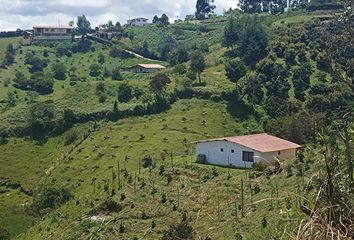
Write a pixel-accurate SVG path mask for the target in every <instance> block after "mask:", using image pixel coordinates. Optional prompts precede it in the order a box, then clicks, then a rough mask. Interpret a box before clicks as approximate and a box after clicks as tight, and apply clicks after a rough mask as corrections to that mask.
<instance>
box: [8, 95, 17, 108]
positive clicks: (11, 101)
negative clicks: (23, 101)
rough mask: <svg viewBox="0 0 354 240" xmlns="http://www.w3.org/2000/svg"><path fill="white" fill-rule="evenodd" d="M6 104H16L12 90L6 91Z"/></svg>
mask: <svg viewBox="0 0 354 240" xmlns="http://www.w3.org/2000/svg"><path fill="white" fill-rule="evenodd" d="M6 102H7V106H8V107H15V106H16V97H15V94H14V93H13V92H8V93H7V100H6Z"/></svg>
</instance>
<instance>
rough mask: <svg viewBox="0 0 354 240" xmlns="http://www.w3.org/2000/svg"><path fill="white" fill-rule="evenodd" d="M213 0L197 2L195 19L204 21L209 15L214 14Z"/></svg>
mask: <svg viewBox="0 0 354 240" xmlns="http://www.w3.org/2000/svg"><path fill="white" fill-rule="evenodd" d="M213 2H214V1H213V0H197V4H196V10H197V11H196V12H195V17H196V18H197V19H199V20H203V19H205V18H206V17H207V16H208V15H209V14H211V13H213V12H214V9H215V5H213V4H212V3H213Z"/></svg>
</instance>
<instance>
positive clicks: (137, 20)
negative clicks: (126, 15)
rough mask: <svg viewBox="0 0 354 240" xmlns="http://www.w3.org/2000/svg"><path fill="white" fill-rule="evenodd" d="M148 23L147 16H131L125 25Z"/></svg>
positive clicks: (143, 24)
mask: <svg viewBox="0 0 354 240" xmlns="http://www.w3.org/2000/svg"><path fill="white" fill-rule="evenodd" d="M147 24H148V19H147V18H133V19H129V20H128V21H127V25H129V26H145V25H147Z"/></svg>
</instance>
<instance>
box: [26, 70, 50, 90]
mask: <svg viewBox="0 0 354 240" xmlns="http://www.w3.org/2000/svg"><path fill="white" fill-rule="evenodd" d="M30 85H31V88H32V89H33V90H35V91H36V92H39V93H42V94H48V93H52V92H53V86H54V80H53V78H52V76H51V75H50V74H44V73H43V72H35V73H33V74H32V75H31V78H30Z"/></svg>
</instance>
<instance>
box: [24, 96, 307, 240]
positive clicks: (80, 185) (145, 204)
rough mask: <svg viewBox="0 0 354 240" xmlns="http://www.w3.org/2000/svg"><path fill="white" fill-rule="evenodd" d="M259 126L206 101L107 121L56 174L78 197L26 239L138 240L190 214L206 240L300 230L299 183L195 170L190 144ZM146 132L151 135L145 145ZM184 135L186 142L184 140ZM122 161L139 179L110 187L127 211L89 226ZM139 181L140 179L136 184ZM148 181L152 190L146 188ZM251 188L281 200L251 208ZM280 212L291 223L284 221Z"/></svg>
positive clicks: (239, 172)
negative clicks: (151, 165) (147, 163)
mask: <svg viewBox="0 0 354 240" xmlns="http://www.w3.org/2000/svg"><path fill="white" fill-rule="evenodd" d="M183 117H186V118H187V119H186V121H185V123H184V122H183V121H182V118H183ZM203 120H206V126H203V124H201V122H202V121H203ZM220 123H222V124H220ZM163 125H167V127H166V126H165V127H164V126H163ZM185 127H186V129H185ZM163 128H164V129H165V130H162V129H163ZM257 129H258V130H259V131H261V129H260V128H259V127H257V123H256V122H255V121H254V120H252V118H251V119H249V120H248V121H244V122H240V121H238V120H237V119H233V118H232V117H231V116H230V115H229V114H228V113H227V111H226V106H224V105H223V104H216V103H212V102H210V101H202V100H184V101H179V102H177V103H176V104H175V105H174V106H173V108H172V109H171V110H170V111H168V112H167V113H163V114H159V115H156V116H153V117H146V118H144V117H142V118H131V119H126V120H122V121H119V122H117V123H106V124H102V125H101V126H100V130H98V131H97V132H96V133H94V135H92V137H91V138H90V139H88V140H86V141H85V142H83V143H82V144H81V145H80V146H79V147H78V148H77V149H76V151H74V152H73V153H72V154H71V155H70V157H71V160H70V161H68V162H65V163H63V164H61V165H59V166H58V167H57V168H56V169H55V170H54V172H53V174H52V176H51V179H55V182H56V184H58V185H64V186H70V187H71V188H72V189H73V192H74V194H75V198H74V199H73V200H72V201H70V202H69V203H68V204H67V205H65V206H63V207H61V208H59V209H58V210H57V211H54V212H53V213H51V214H49V215H47V217H45V218H44V220H43V221H41V222H39V223H38V224H36V225H35V226H34V227H33V228H31V229H30V231H28V232H27V234H26V235H22V236H20V237H19V239H28V238H30V239H43V238H45V239H55V238H59V239H86V238H89V237H90V236H92V235H90V231H93V229H95V228H100V229H101V231H100V232H99V233H97V234H98V235H101V237H102V238H103V239H116V238H119V239H132V237H134V236H137V237H139V238H146V239H157V238H158V237H159V236H160V235H161V231H162V230H164V229H166V228H167V227H168V226H169V225H170V224H172V223H174V222H176V221H178V220H179V219H180V215H181V212H182V211H186V212H187V213H188V215H189V216H190V217H191V218H192V224H193V226H194V228H195V230H196V232H197V235H198V236H200V237H202V238H205V237H207V236H209V237H211V238H212V239H230V238H232V237H233V236H234V234H235V228H236V226H237V228H238V229H239V230H240V231H241V232H242V233H243V235H244V237H245V239H255V238H259V237H261V236H264V235H266V236H270V234H274V235H280V234H281V233H280V232H281V231H282V229H283V228H284V226H290V225H292V226H293V227H294V226H296V224H298V221H300V219H301V215H298V213H296V211H295V210H291V211H292V212H291V213H287V212H286V211H285V207H286V205H290V206H292V209H295V208H296V199H297V198H296V194H297V192H296V191H295V192H294V190H293V189H296V187H295V186H296V185H297V184H299V182H300V180H301V179H300V178H297V177H291V178H286V177H285V176H283V175H280V176H275V177H272V178H271V179H267V178H265V177H260V178H257V179H247V180H246V177H245V176H246V174H247V173H246V172H245V171H243V170H230V175H231V178H228V177H227V176H228V170H227V169H223V168H217V170H216V171H217V172H218V176H216V174H214V175H213V174H212V167H210V166H201V165H195V164H192V165H191V160H192V157H191V156H190V155H186V154H188V153H190V150H191V147H192V145H191V144H190V142H191V141H193V140H197V139H203V138H209V137H216V136H221V135H229V134H243V133H249V132H252V131H256V130H257ZM158 133H159V134H158ZM140 134H143V135H144V136H145V139H144V140H139V139H140ZM164 138H166V139H164ZM184 138H186V140H187V144H185V143H184ZM162 150H167V151H168V152H171V151H172V152H173V165H174V168H173V169H172V165H171V158H170V157H169V155H168V157H167V159H166V160H165V161H164V162H162V161H161V160H160V152H161V151H162ZM145 154H148V155H151V156H152V157H153V158H154V159H155V160H156V162H157V166H160V165H161V164H164V165H165V166H166V172H170V174H171V175H172V178H173V180H172V183H171V184H170V185H168V184H167V182H166V177H165V176H160V175H159V174H158V171H159V168H158V167H156V168H155V169H154V170H152V173H151V174H150V173H149V171H148V170H141V173H140V174H139V165H138V161H139V160H140V159H141V158H142V157H143V156H144V155H145ZM125 159H126V160H125ZM118 161H119V163H120V168H121V169H126V170H127V171H128V173H129V175H130V176H131V177H132V179H133V182H131V183H128V181H127V178H124V177H123V176H121V182H122V185H123V188H122V190H121V191H117V182H116V181H114V184H113V185H112V182H110V184H109V186H110V188H111V187H113V188H114V189H116V192H117V195H116V196H115V197H113V198H114V199H116V201H118V202H120V203H121V204H122V205H123V210H122V211H121V212H119V213H117V214H112V215H111V216H108V217H107V219H109V220H110V221H108V223H106V224H101V223H100V222H97V223H95V222H91V221H88V220H87V218H88V217H89V216H90V215H88V212H89V211H90V210H91V209H92V205H98V204H99V203H100V202H102V201H103V200H104V199H106V198H107V197H108V195H107V194H106V193H104V192H103V181H109V180H110V179H111V170H110V169H109V166H113V170H114V171H115V172H116V171H117V162H118ZM93 178H97V189H98V190H96V192H95V193H94V192H93V185H92V179H93ZM242 178H243V179H244V181H245V204H246V209H247V210H246V214H245V215H246V217H245V218H244V219H239V217H238V218H237V221H238V223H237V224H236V222H235V221H236V220H235V219H236V218H235V216H234V214H235V204H236V205H239V204H240V180H241V179H242ZM51 179H48V180H49V181H51ZM135 179H139V180H137V182H136V183H135ZM142 179H144V182H145V183H146V186H145V187H144V188H142V189H140V188H139V186H140V185H141V182H142V181H143V180H142ZM264 183H266V184H264ZM250 184H251V188H254V186H256V185H257V186H259V187H260V188H261V191H260V193H257V194H256V195H254V196H253V197H252V198H253V202H257V201H258V200H262V199H265V198H269V197H275V196H276V189H278V195H277V196H278V197H279V201H275V200H274V201H267V200H265V201H263V200H262V201H260V202H257V203H256V204H255V207H252V208H251V205H250V201H251V196H250V187H249V186H250ZM300 185H301V184H300ZM152 188H155V189H156V191H157V192H156V193H155V194H151V191H152ZM121 192H124V193H125V195H126V199H124V200H120V193H121ZM162 193H165V194H166V196H167V199H168V201H167V202H166V203H164V204H162V203H160V199H161V195H162ZM91 204H92V205H91ZM173 205H179V207H178V211H173V210H172V207H173ZM218 205H219V207H218ZM132 206H134V207H132ZM269 209H271V210H269ZM281 209H282V211H283V212H284V219H281V218H279V212H280V210H281ZM142 212H145V213H146V215H147V219H142V217H141V216H142ZM238 216H240V212H238ZM263 217H265V218H266V219H267V220H268V221H272V219H273V218H274V219H275V218H276V219H278V220H277V222H276V224H271V225H270V226H269V227H266V228H264V229H262V228H261V219H262V218H263ZM290 219H291V221H289V220H290ZM152 220H154V221H155V223H156V225H157V227H156V228H155V229H153V230H152V229H150V226H151V222H152ZM121 223H122V224H124V225H125V226H126V229H127V232H126V233H124V234H119V233H118V232H117V230H116V229H117V227H118V226H119V224H121ZM111 228H112V229H111ZM216 229H217V231H216Z"/></svg>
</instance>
